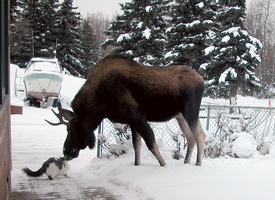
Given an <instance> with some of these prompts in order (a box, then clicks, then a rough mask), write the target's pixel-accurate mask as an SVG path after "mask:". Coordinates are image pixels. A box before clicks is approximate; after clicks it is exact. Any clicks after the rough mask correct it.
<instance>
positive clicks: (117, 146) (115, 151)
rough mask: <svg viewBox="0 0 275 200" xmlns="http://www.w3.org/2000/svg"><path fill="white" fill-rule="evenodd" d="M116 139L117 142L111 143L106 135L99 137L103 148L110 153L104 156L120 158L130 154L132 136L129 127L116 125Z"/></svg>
mask: <svg viewBox="0 0 275 200" xmlns="http://www.w3.org/2000/svg"><path fill="white" fill-rule="evenodd" d="M113 135H114V138H115V141H109V138H107V137H106V136H105V135H101V134H99V135H98V141H99V144H100V145H101V147H102V148H103V149H104V150H106V151H107V152H108V153H107V154H104V155H103V156H106V157H108V158H110V157H112V156H115V157H119V156H121V155H123V154H126V153H128V151H129V150H130V149H131V148H132V143H131V140H130V139H131V135H130V132H129V126H128V125H122V124H114V133H113Z"/></svg>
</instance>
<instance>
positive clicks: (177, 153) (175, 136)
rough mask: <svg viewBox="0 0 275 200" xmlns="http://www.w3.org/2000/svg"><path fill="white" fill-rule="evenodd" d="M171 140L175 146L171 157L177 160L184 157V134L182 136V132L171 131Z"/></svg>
mask: <svg viewBox="0 0 275 200" xmlns="http://www.w3.org/2000/svg"><path fill="white" fill-rule="evenodd" d="M170 136H171V138H172V140H173V142H175V144H176V145H175V146H176V148H175V149H174V150H173V154H172V157H173V159H176V160H179V159H181V158H184V156H183V152H182V151H183V149H185V148H186V146H187V143H186V140H185V136H183V134H182V133H172V134H170Z"/></svg>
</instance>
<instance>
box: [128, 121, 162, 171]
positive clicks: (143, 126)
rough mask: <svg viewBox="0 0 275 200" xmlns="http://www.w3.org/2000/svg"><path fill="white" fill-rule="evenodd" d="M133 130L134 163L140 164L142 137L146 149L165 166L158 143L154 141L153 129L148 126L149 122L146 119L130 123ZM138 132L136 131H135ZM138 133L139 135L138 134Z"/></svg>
mask: <svg viewBox="0 0 275 200" xmlns="http://www.w3.org/2000/svg"><path fill="white" fill-rule="evenodd" d="M130 126H131V127H132V130H134V131H133V144H134V148H135V156H136V158H135V165H136V164H140V163H139V162H140V144H139V143H140V138H138V137H140V136H141V137H142V138H143V139H144V141H145V143H146V145H147V147H148V149H149V150H150V151H151V152H152V153H153V155H154V156H155V157H156V158H157V160H158V162H159V164H160V166H165V165H166V163H165V161H164V159H163V157H162V156H161V154H160V151H159V148H158V145H157V143H156V141H155V136H154V133H153V130H152V129H151V127H150V126H149V124H148V123H147V122H146V121H136V122H135V123H133V124H132V125H130ZM137 132H138V133H137ZM139 135H140V136H139Z"/></svg>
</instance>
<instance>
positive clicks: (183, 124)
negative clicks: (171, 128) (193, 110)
mask: <svg viewBox="0 0 275 200" xmlns="http://www.w3.org/2000/svg"><path fill="white" fill-rule="evenodd" d="M176 119H177V121H178V123H179V126H180V128H181V130H182V132H183V133H184V136H185V137H186V140H187V152H186V156H185V159H184V163H185V164H187V163H190V161H191V156H192V152H193V149H194V146H195V143H196V139H195V136H194V134H193V133H192V131H191V130H190V128H189V125H188V124H187V122H186V120H185V119H184V117H183V115H182V114H180V115H179V116H178V117H176Z"/></svg>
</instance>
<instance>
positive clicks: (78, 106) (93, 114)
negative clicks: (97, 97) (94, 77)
mask: <svg viewBox="0 0 275 200" xmlns="http://www.w3.org/2000/svg"><path fill="white" fill-rule="evenodd" d="M86 88H87V87H85V85H84V86H83V87H82V88H81V89H80V91H79V92H78V93H77V95H76V96H75V98H74V100H73V102H72V109H73V111H74V113H75V114H76V116H77V119H78V120H79V121H80V122H81V123H82V124H83V126H84V127H85V129H86V130H89V131H94V130H95V129H96V128H97V127H98V125H99V124H100V123H101V121H102V119H103V117H102V116H101V114H100V112H99V108H97V107H94V106H93V105H94V100H93V96H92V95H93V91H89V92H87V90H86Z"/></svg>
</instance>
